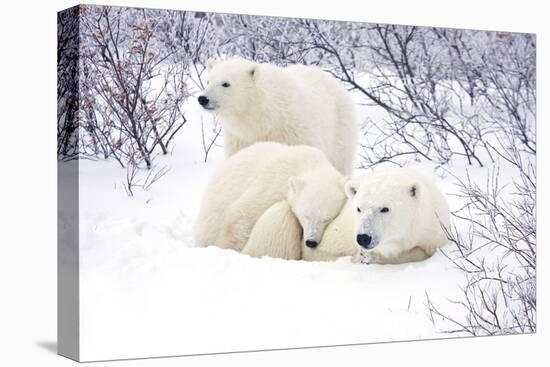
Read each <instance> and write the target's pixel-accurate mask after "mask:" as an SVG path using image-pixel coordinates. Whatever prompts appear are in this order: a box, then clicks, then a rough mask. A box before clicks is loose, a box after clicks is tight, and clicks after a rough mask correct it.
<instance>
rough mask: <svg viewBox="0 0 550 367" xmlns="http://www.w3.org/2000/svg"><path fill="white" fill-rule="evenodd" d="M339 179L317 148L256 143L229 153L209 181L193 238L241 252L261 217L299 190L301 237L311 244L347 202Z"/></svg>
mask: <svg viewBox="0 0 550 367" xmlns="http://www.w3.org/2000/svg"><path fill="white" fill-rule="evenodd" d="M344 183H345V178H344V177H343V176H342V175H341V174H340V173H339V172H338V171H337V170H336V169H335V168H334V167H333V166H332V165H331V164H330V162H329V161H328V160H327V158H326V157H325V155H324V154H323V152H321V151H320V150H318V149H316V148H313V147H309V146H306V145H295V146H288V145H284V144H279V143H273V142H262V143H256V144H254V145H252V146H250V147H248V148H246V149H243V150H241V151H240V152H238V153H237V154H235V155H233V156H231V157H230V158H228V159H227V160H226V161H225V162H224V164H223V166H222V168H221V169H220V170H219V171H218V172H217V173H216V174H215V175H214V177H213V178H212V179H211V181H210V182H209V183H208V185H207V187H206V190H205V194H204V197H203V199H202V202H201V206H200V209H199V215H198V217H197V222H196V225H195V230H194V234H195V243H196V244H197V245H199V246H208V245H215V246H219V247H222V248H230V249H234V250H237V251H241V250H242V249H243V247H244V246H245V245H246V243H247V241H248V237H249V235H250V233H251V232H252V228H253V227H254V224H255V223H256V222H257V221H258V219H259V218H260V216H262V214H264V213H265V212H266V211H267V210H268V209H269V208H270V207H271V206H273V205H274V204H276V203H278V202H280V201H282V200H286V199H287V197H288V195H289V192H294V191H298V190H299V191H300V201H301V202H302V203H303V205H302V207H303V208H304V209H303V211H302V213H301V216H300V219H301V221H302V222H303V224H304V225H305V227H306V228H307V229H306V230H305V231H304V236H303V237H304V241H305V242H307V244H308V245H309V246H315V245H317V244H318V242H319V241H320V239H321V237H322V235H323V231H324V229H325V227H326V225H327V224H328V223H330V222H331V221H332V220H333V219H334V218H335V217H336V216H337V215H338V213H340V211H341V209H342V206H343V204H344V202H345V201H346V195H345V193H344ZM303 187H307V188H309V190H303V189H302V188H303ZM325 198H327V199H325ZM328 198H330V200H328ZM276 235H277V236H278V235H279V234H276Z"/></svg>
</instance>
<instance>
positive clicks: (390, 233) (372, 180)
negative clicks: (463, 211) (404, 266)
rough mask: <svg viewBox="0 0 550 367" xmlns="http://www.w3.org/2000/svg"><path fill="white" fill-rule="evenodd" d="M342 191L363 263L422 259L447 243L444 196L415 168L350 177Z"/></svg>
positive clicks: (447, 214) (446, 214)
mask: <svg viewBox="0 0 550 367" xmlns="http://www.w3.org/2000/svg"><path fill="white" fill-rule="evenodd" d="M345 190H346V194H347V196H348V197H349V199H350V200H351V202H352V204H353V206H352V210H351V212H352V213H353V220H352V221H353V222H354V232H353V234H354V235H355V239H356V242H357V244H358V245H359V246H360V247H361V249H362V256H363V259H362V262H366V263H376V264H399V263H404V262H412V261H421V260H425V259H427V258H429V257H431V256H432V255H433V254H434V253H435V251H436V250H437V248H439V247H441V246H443V245H444V244H446V243H447V242H448V240H447V235H446V233H447V231H448V229H449V225H450V221H449V207H448V204H447V200H446V199H445V196H444V195H443V194H442V193H441V191H440V190H439V189H438V188H437V186H436V184H435V182H433V181H432V180H431V179H429V178H428V177H426V176H424V175H422V174H420V173H419V172H417V171H415V170H412V169H409V168H399V169H391V170H385V171H379V172H375V173H372V174H368V175H365V176H364V177H361V178H355V179H351V180H349V181H348V182H347V183H346V185H345ZM349 212H350V211H348V213H349Z"/></svg>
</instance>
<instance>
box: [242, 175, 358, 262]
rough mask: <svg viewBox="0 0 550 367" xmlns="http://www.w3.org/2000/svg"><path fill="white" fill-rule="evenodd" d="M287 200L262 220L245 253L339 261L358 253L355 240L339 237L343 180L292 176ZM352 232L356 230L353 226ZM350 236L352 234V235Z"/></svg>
mask: <svg viewBox="0 0 550 367" xmlns="http://www.w3.org/2000/svg"><path fill="white" fill-rule="evenodd" d="M288 184H289V187H288V195H287V199H286V200H283V201H280V202H278V203H276V204H274V205H273V206H272V207H270V208H269V209H268V210H267V211H265V212H264V213H263V214H262V216H261V217H260V218H259V219H258V221H257V222H256V224H255V225H254V228H253V229H252V233H251V235H250V237H249V239H248V242H247V244H246V246H245V247H244V249H243V251H242V253H243V254H246V255H250V256H256V257H261V256H270V257H275V258H282V259H287V260H299V259H303V260H317V261H328V260H335V259H336V258H338V257H340V256H353V255H354V254H355V253H357V251H358V250H357V248H356V246H354V241H353V240H352V241H347V242H346V241H340V240H338V241H335V242H334V243H333V242H331V241H326V240H325V239H327V238H329V239H339V237H341V235H342V234H341V233H339V228H340V225H339V223H340V222H341V214H340V213H341V212H342V205H344V203H345V202H346V201H347V198H346V196H345V194H344V186H343V180H334V179H331V177H330V176H329V177H320V176H317V177H315V176H310V175H304V176H302V177H300V176H294V177H290V178H289V180H288ZM349 230H350V234H351V232H352V229H351V228H349ZM348 237H349V236H348Z"/></svg>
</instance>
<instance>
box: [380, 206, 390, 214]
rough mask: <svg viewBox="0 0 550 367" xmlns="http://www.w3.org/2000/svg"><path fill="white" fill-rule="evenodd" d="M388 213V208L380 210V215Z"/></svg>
mask: <svg viewBox="0 0 550 367" xmlns="http://www.w3.org/2000/svg"><path fill="white" fill-rule="evenodd" d="M389 211H390V208H386V207H383V208H382V209H380V213H387V212H389Z"/></svg>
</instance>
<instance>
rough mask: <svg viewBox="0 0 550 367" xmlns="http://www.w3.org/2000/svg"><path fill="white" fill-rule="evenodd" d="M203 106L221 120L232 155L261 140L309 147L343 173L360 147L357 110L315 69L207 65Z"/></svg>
mask: <svg viewBox="0 0 550 367" xmlns="http://www.w3.org/2000/svg"><path fill="white" fill-rule="evenodd" d="M207 71H208V77H207V87H206V90H205V91H204V92H203V93H202V94H201V95H200V96H199V97H198V102H199V104H200V105H201V106H202V107H203V108H204V109H206V110H210V111H212V112H214V113H216V114H217V115H218V116H219V117H220V119H221V122H222V127H223V137H224V149H225V153H226V156H227V157H229V156H231V155H233V154H235V153H236V152H238V151H239V150H241V149H243V148H245V147H247V146H250V145H252V144H254V143H256V142H259V141H273V142H279V143H283V144H288V145H300V144H303V145H310V146H313V147H316V148H318V149H320V150H321V151H322V152H324V153H325V154H326V156H327V157H328V159H329V161H330V162H331V163H332V164H333V165H334V167H336V169H338V171H340V172H341V173H342V174H344V175H347V174H349V173H351V170H352V167H353V160H354V158H355V153H356V149H357V145H358V134H359V133H358V124H357V118H356V114H355V107H354V104H353V101H352V100H351V97H350V96H349V94H348V93H347V91H346V90H345V89H344V88H343V87H342V86H341V85H340V84H339V82H338V81H337V80H335V79H334V78H333V77H332V76H330V74H328V73H326V72H324V71H322V70H321V69H319V68H317V67H314V66H304V65H292V66H288V67H284V68H283V67H278V66H275V65H272V64H258V63H255V62H252V61H248V60H244V59H241V58H233V59H229V60H226V61H214V60H209V62H208V70H207Z"/></svg>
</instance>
